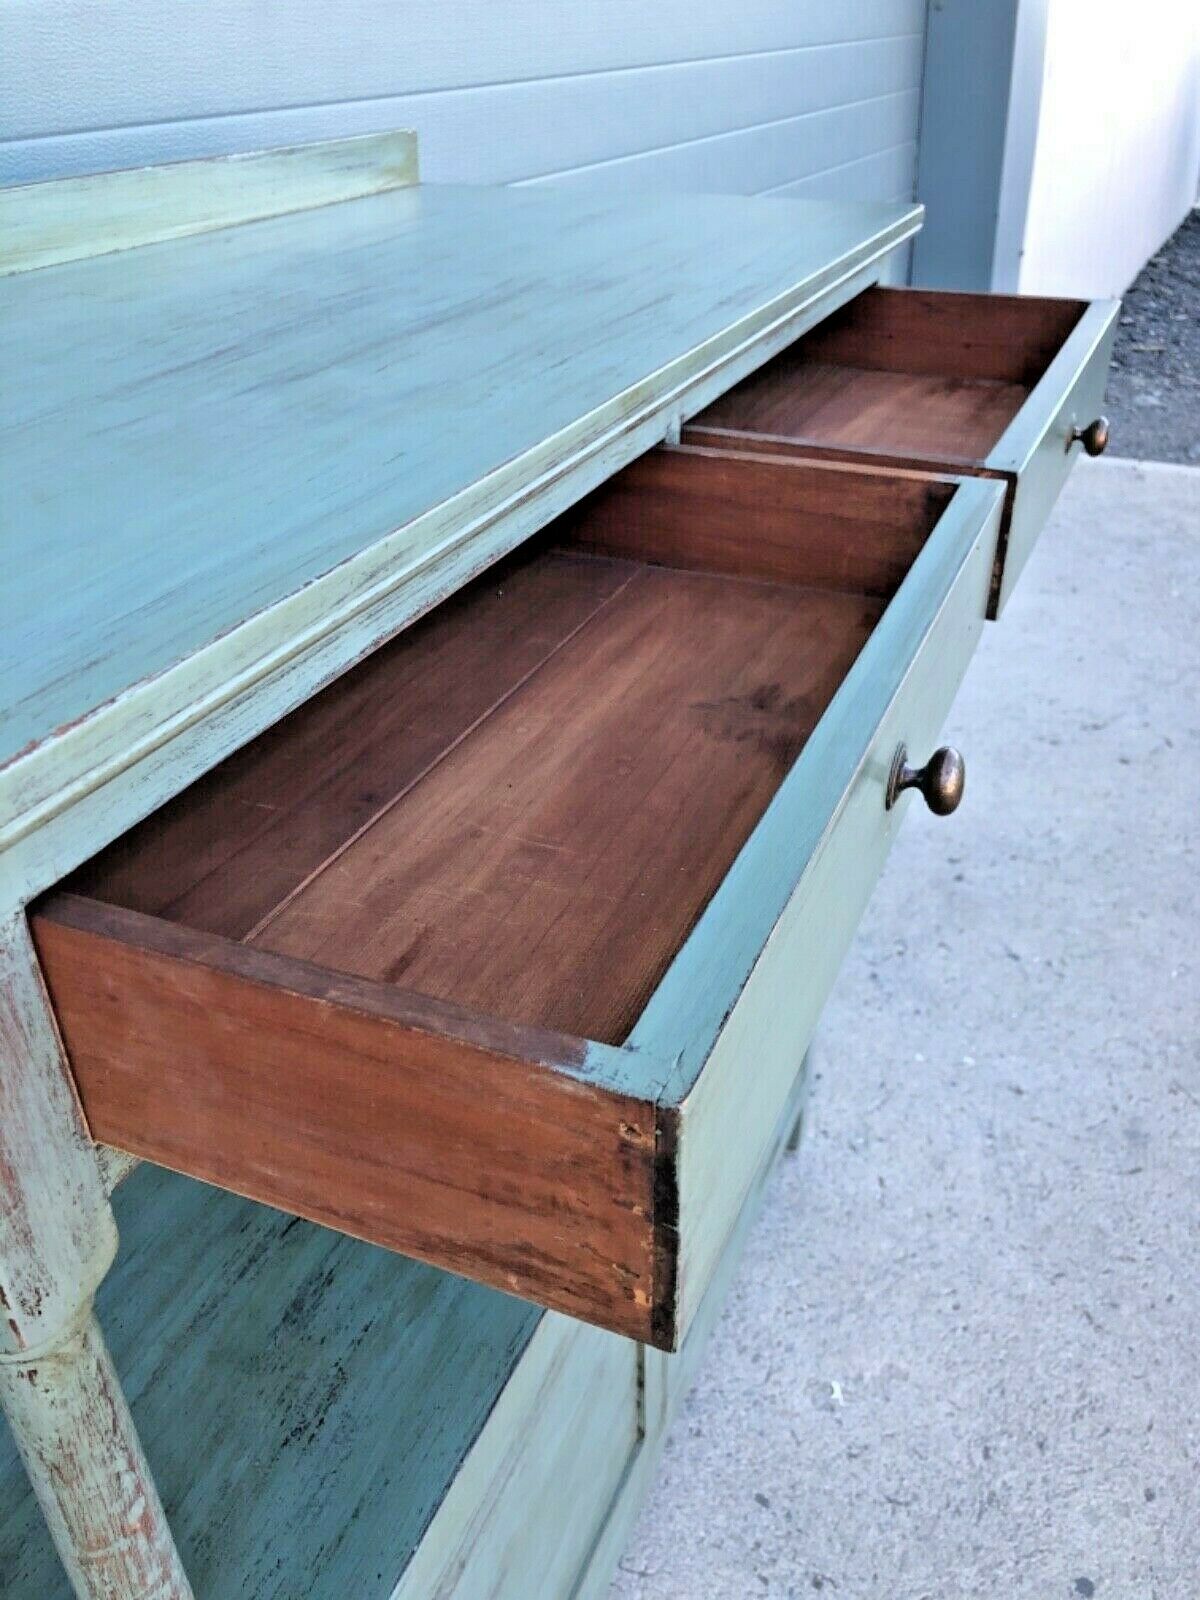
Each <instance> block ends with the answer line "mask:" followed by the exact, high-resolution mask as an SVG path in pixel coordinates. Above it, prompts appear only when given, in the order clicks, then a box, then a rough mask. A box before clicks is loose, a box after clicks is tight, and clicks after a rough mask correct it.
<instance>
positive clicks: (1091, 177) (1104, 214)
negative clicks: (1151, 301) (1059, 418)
mask: <svg viewBox="0 0 1200 1600" xmlns="http://www.w3.org/2000/svg"><path fill="white" fill-rule="evenodd" d="M1198 181H1200V0H1138V3H1137V4H1136V5H1130V4H1129V3H1128V0H1091V4H1090V5H1089V6H1088V7H1087V8H1086V17H1085V16H1084V15H1083V10H1082V8H1081V7H1080V6H1079V4H1078V0H1050V8H1049V14H1048V17H1047V32H1046V60H1045V76H1044V78H1043V83H1042V107H1041V122H1040V124H1039V127H1038V133H1037V145H1036V150H1035V154H1034V160H1033V179H1032V184H1031V187H1030V192H1029V210H1028V214H1027V217H1026V224H1025V239H1024V254H1023V256H1022V259H1021V267H1020V276H1019V284H1020V288H1021V290H1022V291H1023V292H1024V293H1027V294H1067V295H1116V294H1120V293H1121V291H1122V290H1123V289H1125V288H1126V287H1127V286H1128V285H1129V284H1130V283H1131V282H1132V280H1133V279H1134V278H1135V277H1136V276H1137V274H1138V272H1139V271H1140V269H1141V267H1142V265H1143V263H1144V262H1145V261H1146V260H1147V259H1148V258H1149V257H1150V256H1152V255H1153V254H1154V252H1155V251H1156V250H1157V249H1158V247H1159V245H1160V244H1161V243H1162V242H1163V240H1164V239H1166V238H1167V237H1168V236H1169V235H1170V234H1171V233H1172V232H1173V231H1174V229H1175V228H1176V227H1177V226H1178V225H1179V223H1180V221H1181V220H1182V219H1183V217H1184V216H1185V214H1186V213H1187V210H1188V208H1189V207H1190V206H1191V205H1192V204H1193V203H1194V201H1195V199H1196V189H1197V182H1198Z"/></svg>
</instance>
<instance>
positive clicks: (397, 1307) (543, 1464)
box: [0, 1061, 804, 1600]
mask: <svg viewBox="0 0 1200 1600" xmlns="http://www.w3.org/2000/svg"><path fill="white" fill-rule="evenodd" d="M799 1066H800V1064H799V1062H798V1061H797V1063H796V1069H797V1077H796V1081H795V1084H794V1087H793V1090H792V1094H791V1096H790V1098H789V1101H788V1104H787V1106H786V1108H785V1114H784V1116H783V1117H782V1118H781V1119H780V1122H779V1125H778V1127H777V1128H776V1130H775V1132H774V1136H773V1138H772V1140H771V1141H770V1142H769V1145H768V1148H767V1150H766V1152H765V1154H764V1156H763V1159H762V1162H761V1165H760V1168H759V1172H758V1175H757V1178H756V1181H755V1184H754V1186H753V1189H752V1191H751V1193H750V1194H749V1195H748V1197H747V1200H746V1203H745V1205H744V1207H743V1211H742V1215H741V1217H740V1219H739V1221H738V1225H737V1227H736V1228H735V1230H734V1232H733V1235H732V1237H731V1240H730V1245H729V1249H728V1251H727V1253H726V1256H725V1259H724V1262H723V1264H722V1267H721V1271H720V1273H719V1275H718V1278H717V1280H716V1281H715V1282H714V1285H713V1288H712V1290H711V1292H710V1295H709V1297H708V1299H707V1301H706V1302H705V1305H704V1306H703V1307H702V1308H701V1311H700V1314H699V1315H698V1317H697V1319H696V1323H695V1325H694V1328H693V1332H692V1334H691V1336H690V1338H689V1340H688V1343H687V1345H686V1347H685V1350H684V1352H683V1353H682V1355H681V1356H680V1357H667V1356H663V1355H661V1354H660V1353H659V1352H657V1351H653V1350H644V1349H643V1348H642V1347H640V1346H638V1345H635V1344H633V1343H632V1342H630V1341H628V1340H624V1339H620V1338H618V1337H617V1336H616V1335H615V1334H609V1333H604V1332H603V1331H601V1330H600V1329H596V1328H590V1327H587V1326H585V1325H583V1324H580V1323H577V1322H574V1321H572V1320H571V1319H570V1318H567V1317H562V1316H558V1315H555V1314H554V1313H550V1312H547V1313H540V1312H538V1311H537V1310H535V1309H533V1308H532V1307H529V1306H524V1305H522V1304H521V1303H520V1302H519V1301H516V1300H512V1299H510V1298H508V1297H507V1296H505V1295H502V1294H498V1293H496V1292H495V1291H494V1290H488V1289H482V1288H479V1287H478V1286H476V1285H474V1284H470V1283H467V1282H465V1281H464V1280H462V1279H459V1278H455V1277H453V1276H451V1275H449V1274H446V1273H441V1272H437V1271H435V1270H434V1269H432V1268H430V1267H425V1266H421V1265H420V1264H418V1263H416V1262H410V1261H406V1260H404V1259H403V1258H402V1257H398V1256H395V1255H392V1254H390V1253H389V1252H387V1251H383V1250H378V1249H375V1248H373V1247H372V1246H369V1245H364V1244H361V1243H359V1242H358V1241H356V1240H351V1239H346V1238H342V1237H340V1236H338V1235H336V1234H332V1233H329V1232H328V1231H326V1230H324V1229H321V1228H318V1227H315V1226H313V1225H312V1224H309V1223H306V1222H293V1221H292V1220H291V1219H289V1218H288V1217H286V1216H283V1215H282V1214H280V1213H279V1212H276V1211H272V1210H271V1209H270V1208H268V1207H265V1206H256V1205H254V1204H252V1203H251V1202H249V1201H245V1200H241V1199H239V1198H237V1197H236V1196H233V1195H228V1194H223V1193H221V1192H220V1191H218V1190H215V1189H212V1188H209V1187H208V1186H207V1185H204V1184H199V1183H195V1182H193V1181H192V1180H190V1179H186V1178H181V1177H178V1176H176V1175H175V1174H172V1173H167V1172H164V1171H162V1170H161V1169H156V1168H152V1167H142V1168H140V1169H139V1170H138V1172H137V1173H136V1174H135V1175H134V1177H133V1178H132V1179H131V1181H130V1183H129V1184H128V1185H126V1186H125V1187H124V1188H123V1190H122V1192H121V1193H120V1194H119V1195H118V1197H117V1200H116V1206H117V1212H118V1217H119V1220H120V1223H121V1233H122V1248H121V1255H120V1257H119V1259H118V1262H117V1265H116V1267H115V1269H114V1270H113V1272H112V1273H111V1274H110V1276H109V1278H108V1279H107V1281H106V1283H105V1284H104V1286H103V1288H102V1289H101V1292H100V1296H99V1310H100V1313H101V1315H102V1317H103V1319H104V1321H105V1324H106V1326H107V1327H108V1329H109V1332H110V1340H111V1343H112V1346H113V1350H114V1355H115V1358H116V1361H117V1365H118V1369H119V1371H120V1373H121V1375H122V1378H123V1380H124V1382H125V1386H126V1388H127V1390H128V1393H129V1397H130V1403H131V1405H132V1407H133V1410H134V1414H135V1416H136V1417H137V1420H138V1422H139V1425H140V1427H141V1429H142V1433H143V1435H144V1437H145V1440H146V1445H147V1450H148V1453H149V1455H150V1459H151V1462H152V1464H153V1466H154V1469H155V1472H156V1475H157V1478H158V1482H159V1485H160V1487H161V1490H162V1495H163V1500H164V1502H165V1505H166V1507H167V1510H168V1513H169V1515H170V1517H171V1521H172V1525H173V1527H174V1528H175V1531H176V1534H177V1538H178V1541H179V1545H180V1549H181V1551H182V1553H183V1556H184V1559H185V1561H186V1563H187V1565H188V1567H189V1569H190V1571H191V1572H192V1574H193V1577H194V1579H195V1583H196V1592H197V1594H198V1595H199V1596H202V1597H203V1600H295V1597H296V1596H297V1595H301V1594H304V1595H312V1596H313V1597H314V1600H318V1597H324V1596H326V1595H328V1596H334V1595H338V1596H340V1595H348V1594H353V1595H354V1596H356V1600H391V1597H392V1596H393V1595H394V1596H395V1600H434V1597H437V1600H449V1597H450V1596H454V1597H456V1600H467V1597H470V1600H483V1597H487V1600H528V1597H529V1596H531V1595H537V1596H538V1597H539V1600H566V1597H567V1596H572V1597H575V1596H576V1594H577V1593H578V1596H580V1597H582V1596H585V1595H586V1596H591V1595H599V1594H602V1593H603V1592H604V1586H605V1584H606V1583H607V1582H608V1580H609V1578H610V1576H611V1572H612V1568H613V1566H614V1565H615V1563H616V1560H617V1557H618V1555H619V1553H620V1550H621V1548H622V1546H623V1544H624V1542H625V1540H626V1539H627V1537H628V1532H629V1528H630V1526H631V1525H632V1521H633V1519H634V1517H635V1516H636V1514H637V1511H638V1509H639V1507H640V1505H641V1502H642V1500H643V1499H644V1497H645V1495H646V1493H647V1492H648V1490H649V1487H650V1484H651V1481H652V1478H653V1473H654V1469H655V1466H656V1464H657V1462H658V1459H659V1456H660V1454H661V1451H662V1447H663V1445H664V1443H665V1440H666V1434H667V1430H668V1428H669V1426H670V1423H671V1421H672V1419H673V1417H674V1414H675V1411H676V1409H677V1407H678V1405H679V1403H680V1401H681V1400H682V1397H683V1394H684V1392H685V1390H686V1387H687V1384H688V1383H689V1382H690V1381H691V1378H692V1377H693V1375H694V1373H695V1370H696V1367H697V1365H698V1363H699V1361H700V1359H701V1356H702V1353H703V1347H704V1344H705V1342H706V1340H707V1337H708V1334H709V1332H710V1330H711V1328H712V1326H713V1324H714V1323H715V1321H716V1318H717V1315H718V1314H719V1310H720V1305H721V1301H722V1300H723V1298H724V1294H725V1291H726V1289H727V1288H728V1285H729V1282H730V1280H731V1279H732V1276H733V1273H734V1272H735V1270H736V1266H737V1261H738V1258H739V1255H740V1251H741V1248H742V1244H743V1242H744V1240H745V1237H746V1235H747V1233H748V1231H749V1228H750V1225H751V1223H752V1221H753V1218H754V1216H755V1215H756V1213H757V1210H758V1207H759V1205H760V1203H761V1199H762V1196H763V1193H764V1192H765V1189H766V1186H767V1183H768V1181H769V1178H770V1174H771V1172H772V1170H773V1167H774V1163H775V1160H776V1158H777V1156H778V1154H779V1152H780V1150H781V1149H782V1147H783V1144H784V1142H785V1140H786V1136H787V1132H788V1129H789V1128H790V1126H791V1124H792V1122H793V1120H794V1118H795V1115H796V1111H797V1109H798V1108H799V1106H800V1104H801V1097H802V1094H803V1091H804V1080H803V1076H802V1075H801V1074H799ZM0 1571H2V1572H3V1573H4V1574H5V1579H6V1587H5V1591H4V1593H5V1600H67V1595H68V1590H67V1587H66V1583H65V1580H64V1578H63V1576H62V1574H61V1571H60V1570H59V1569H58V1567H57V1565H56V1562H55V1558H54V1553H53V1549H52V1547H51V1545H50V1541H49V1539H48V1537H47V1535H46V1533H45V1530H44V1528H43V1527H42V1524H41V1521H40V1518H39V1516H38V1513H37V1509H36V1507H35V1505H34V1503H33V1500H32V1496H31V1495H30V1493H29V1489H28V1485H27V1484H26V1483H25V1481H24V1479H23V1476H22V1474H21V1472H20V1469H19V1466H18V1465H17V1462H16V1459H15V1454H14V1453H13V1452H12V1450H11V1448H10V1447H9V1446H8V1444H7V1440H6V1438H5V1437H4V1435H3V1431H2V1429H0ZM577 1584H580V1585H582V1587H580V1588H579V1589H578V1591H577V1590H576V1585H577Z"/></svg>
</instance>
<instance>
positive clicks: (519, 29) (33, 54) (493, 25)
mask: <svg viewBox="0 0 1200 1600" xmlns="http://www.w3.org/2000/svg"><path fill="white" fill-rule="evenodd" d="M924 18H925V5H924V0H856V3H854V4H852V5H847V6H837V7H831V6H828V5H823V4H819V3H818V0H803V3H801V4H798V5H797V4H788V3H787V0H747V4H745V5H743V6H737V7H727V6H723V7H718V6H702V7H696V6H695V5H693V4H689V3H685V0H663V3H661V4H660V5H658V6H656V7H647V6H645V5H642V4H640V3H638V0H613V4H611V5H609V6H608V7H606V8H605V13H604V21H603V25H602V26H601V25H598V24H597V21H596V13H595V12H594V11H593V10H592V9H591V8H588V7H557V6H556V7H551V6H550V5H549V4H548V3H547V0H522V3H519V4H514V5H509V6H504V7H495V6H492V5H488V4H486V3H485V0H466V3H464V4H463V5H461V6H458V7H456V8H455V14H454V22H453V26H452V27H448V26H447V17H446V12H445V8H444V7H442V6H439V5H437V4H436V3H434V0H425V3H421V4H414V5H404V6H396V5H392V4H389V3H386V0H352V3H350V4H348V5H347V6H344V7H340V8H336V9H334V10H330V8H329V7H327V6H319V5H317V4H315V0H291V3H290V4H288V5H286V6H283V7H278V8H274V7H272V8H267V7H247V6H245V5H244V4H242V3H240V0H213V3H211V4H209V5H206V6H204V7H202V8H199V9H192V8H185V9H184V10H183V11H176V10H171V11H170V13H169V14H168V11H167V8H166V7H165V6H164V4H163V0H114V3H113V4H111V5H106V6H104V7H101V8H97V7H94V6H91V5H87V4H83V3H81V0H28V3H27V4H26V5H25V6H23V7H22V9H21V12H20V17H19V23H18V21H17V20H16V19H15V18H10V23H9V27H8V29H7V30H6V33H7V37H6V40H5V48H4V50H3V52H2V53H0V183H26V182H32V181H36V180H39V179H44V178H50V177H59V176H63V175H67V174H73V173H84V172H94V171H102V170H105V169H109V168H114V167H125V166H136V165H142V164H145V163H149V162H159V161H172V160H182V159H187V158H189V157H195V156H204V155H213V154H220V153H225V152H231V151H245V150H253V149H261V148H264V147H270V146H277V145H282V144H293V143H298V142H304V141H308V140H315V139H325V138H330V137H334V136H338V135H344V134H353V133H367V132H374V131H378V130H382V129H387V128H394V127H411V128H414V129H415V130H416V131H417V133H418V134H419V136H420V141H421V167H422V176H423V178H426V179H428V180H430V181H433V182H456V183H512V182H568V183H571V184H573V185H582V186H588V187H609V188H611V187H619V188H621V189H628V188H637V189H642V190H645V189H656V188H675V189H691V190H716V191H720V192H728V193H740V194H750V193H760V192H764V191H769V192H774V193H779V194H781V195H788V194H792V193H795V194H800V195H820V196H822V197H837V198H856V199H877V200H895V199H902V198H909V197H911V195H912V192H913V177H914V171H915V160H916V137H917V117H918V100H919V91H920V78H921V63H922V57H923V35H924Z"/></svg>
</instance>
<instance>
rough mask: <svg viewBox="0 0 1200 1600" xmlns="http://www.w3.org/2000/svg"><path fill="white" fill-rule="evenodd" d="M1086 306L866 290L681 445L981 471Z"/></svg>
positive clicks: (726, 399) (719, 406)
mask: <svg viewBox="0 0 1200 1600" xmlns="http://www.w3.org/2000/svg"><path fill="white" fill-rule="evenodd" d="M1086 310H1087V303H1086V302H1085V301H1080V300H1046V299H1037V298H1034V297H1025V296H1011V295H978V294H952V293H946V292H944V291H940V290H939V291H934V292H925V291H922V290H917V289H884V288H873V289H868V290H866V291H865V292H864V293H863V294H861V295H859V296H857V297H856V298H855V299H853V300H851V301H849V302H848V303H847V304H846V305H845V306H843V307H842V308H841V310H840V311H838V312H836V313H835V314H834V315H833V316H831V317H829V318H828V319H827V320H826V321H825V322H823V323H821V324H820V326H819V327H817V328H816V329H814V330H813V331H812V332H811V333H809V334H807V335H806V336H805V337H804V338H803V339H801V340H799V341H798V342H797V343H796V344H794V345H792V346H790V347H789V348H788V349H787V350H785V351H784V352H783V354H782V355H779V356H777V357H776V358H775V359H774V360H773V361H769V362H767V364H766V365H765V366H763V367H761V368H760V369H759V370H758V371H757V372H756V373H753V374H752V375H751V376H750V377H749V378H747V379H745V380H744V381H743V382H742V383H740V384H738V385H737V386H736V387H735V388H734V389H731V390H730V391H729V392H728V393H727V394H725V395H723V396H722V397H721V399H719V400H718V401H716V403H715V404H713V405H711V406H709V407H707V408H706V409H705V410H704V411H702V412H700V413H699V414H698V415H697V416H696V417H695V418H694V419H693V421H692V423H691V424H690V426H689V428H688V430H687V436H688V437H691V438H693V439H696V440H697V441H699V440H701V439H703V440H704V441H705V442H711V443H720V442H724V443H725V444H728V445H732V444H735V441H734V440H730V439H729V438H728V437H725V438H724V439H722V436H724V435H728V434H729V433H733V434H756V435H761V436H766V437H769V438H771V439H773V440H777V441H780V442H783V441H790V442H792V443H796V444H803V445H805V446H807V447H810V448H811V449H812V450H813V451H815V452H828V453H830V454H832V455H836V456H842V457H847V458H851V459H863V460H872V459H874V460H878V461H881V462H882V461H888V462H893V463H897V464H912V463H921V462H923V463H931V464H934V465H936V466H938V467H939V468H944V469H947V470H954V471H972V470H979V469H980V468H982V467H983V466H984V465H985V463H986V462H987V459H988V456H989V454H990V453H991V452H992V450H993V449H994V448H995V446H996V445H997V444H998V443H999V441H1000V439H1001V437H1002V435H1003V434H1004V431H1005V429H1006V428H1007V427H1008V426H1009V424H1010V423H1011V422H1012V421H1013V419H1014V418H1015V417H1016V415H1017V413H1018V412H1019V411H1020V410H1021V408H1022V406H1024V404H1025V403H1026V401H1027V400H1028V399H1029V397H1030V394H1031V393H1032V391H1033V389H1034V387H1035V385H1036V384H1037V383H1038V381H1039V380H1040V379H1041V378H1042V376H1043V375H1044V374H1045V372H1046V370H1047V368H1048V367H1049V366H1050V364H1051V362H1052V361H1053V360H1054V358H1055V356H1057V354H1058V353H1059V351H1060V350H1061V349H1062V347H1063V346H1064V344H1065V343H1066V342H1067V340H1068V339H1069V338H1070V336H1071V334H1072V332H1073V331H1074V330H1075V328H1076V327H1077V326H1078V324H1079V322H1080V320H1081V318H1082V317H1083V315H1084V312H1085V311H1086Z"/></svg>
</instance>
